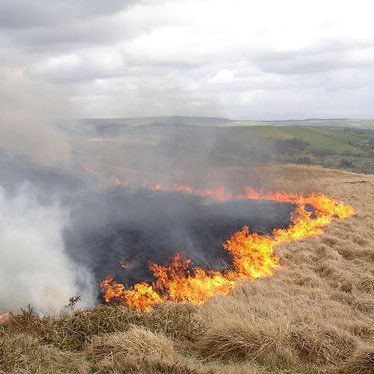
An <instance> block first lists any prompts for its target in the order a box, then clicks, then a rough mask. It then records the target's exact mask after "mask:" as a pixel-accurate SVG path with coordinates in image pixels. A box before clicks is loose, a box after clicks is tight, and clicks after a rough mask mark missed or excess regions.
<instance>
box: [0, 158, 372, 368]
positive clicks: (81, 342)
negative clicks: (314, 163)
mask: <svg viewBox="0 0 374 374" xmlns="http://www.w3.org/2000/svg"><path fill="white" fill-rule="evenodd" d="M225 172H226V174H227V176H228V178H232V180H235V178H237V180H238V183H239V179H240V183H241V184H243V183H245V180H243V179H245V177H243V175H244V174H245V173H244V174H243V172H242V173H240V174H238V170H236V169H235V170H234V169H233V170H231V169H230V170H227V171H225ZM259 174H261V177H262V184H264V185H265V186H266V185H267V186H274V185H275V186H276V188H277V189H283V190H286V191H289V192H312V191H321V192H324V193H326V194H328V195H330V196H334V197H336V198H337V199H341V200H343V201H345V202H347V203H350V204H352V205H353V206H354V207H355V209H356V212H357V214H356V215H355V216H354V217H351V218H349V219H347V220H345V221H343V222H333V223H332V224H331V225H330V226H328V227H327V230H326V233H325V234H323V235H321V236H319V237H315V238H310V239H307V240H303V241H301V242H297V243H292V244H285V245H282V246H280V247H277V249H276V251H277V254H278V256H279V257H280V260H281V265H282V268H281V269H280V270H279V271H278V272H277V273H276V274H275V276H273V277H269V278H264V279H259V280H256V281H252V282H243V283H241V284H238V285H237V287H235V289H234V290H233V291H232V292H231V293H230V295H228V296H220V295H217V296H216V297H215V298H213V299H211V300H210V301H209V302H208V303H206V304H205V305H204V306H202V307H195V306H191V305H170V304H165V305H161V306H160V307H159V308H156V309H155V310H154V311H152V312H151V313H149V314H137V313H135V312H133V311H130V310H128V309H126V308H123V307H104V306H98V307H96V308H93V309H92V310H88V311H80V312H76V313H75V314H73V315H71V316H64V317H62V318H60V319H52V318H44V319H41V318H39V317H37V316H35V315H33V314H32V313H30V312H28V311H25V312H24V313H23V314H21V315H19V316H16V317H14V318H13V319H12V320H11V322H10V323H9V324H7V325H5V326H3V327H0V372H1V371H3V372H4V373H29V372H32V373H47V372H53V373H60V372H61V373H62V372H64V373H70V372H71V373H73V372H75V373H80V372H81V373H98V372H100V373H105V372H107V373H149V374H154V373H181V374H182V373H183V374H184V373H186V374H193V373H196V374H214V373H221V374H234V373H235V374H237V373H243V374H244V373H246V374H247V373H248V374H251V373H253V374H255V373H322V372H323V373H326V372H330V373H341V374H355V373H357V374H361V373H362V374H366V373H374V297H373V296H374V295H373V293H374V236H373V232H374V196H373V193H374V176H368V175H358V174H352V173H345V172H341V171H337V170H328V169H322V168H317V167H301V166H300V167H298V166H284V165H278V166H276V167H275V166H263V167H262V168H261V173H259ZM238 175H239V177H238ZM273 188H274V187H273Z"/></svg>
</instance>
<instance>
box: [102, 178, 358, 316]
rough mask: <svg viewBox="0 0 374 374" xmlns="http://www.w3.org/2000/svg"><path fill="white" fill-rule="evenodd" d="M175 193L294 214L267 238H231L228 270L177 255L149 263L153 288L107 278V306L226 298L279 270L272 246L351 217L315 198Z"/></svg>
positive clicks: (250, 192)
mask: <svg viewBox="0 0 374 374" xmlns="http://www.w3.org/2000/svg"><path fill="white" fill-rule="evenodd" d="M113 184H114V185H115V186H120V185H121V182H120V180H119V178H115V180H114V183H113ZM126 185H127V181H126ZM142 187H144V188H151V189H155V190H160V189H161V188H162V187H161V185H160V184H150V183H148V182H144V183H143V185H142ZM175 189H176V190H178V191H183V192H185V193H188V194H194V195H199V196H209V197H212V198H214V199H216V200H218V201H227V200H233V199H235V200H267V201H273V202H281V203H290V204H293V205H294V206H295V209H294V211H293V212H292V214H291V225H290V226H289V227H288V228H284V229H274V230H273V231H272V234H271V235H260V234H258V233H255V232H253V233H252V232H250V229H249V228H248V227H247V226H244V227H243V228H242V229H241V230H240V231H237V232H235V233H234V234H232V235H231V237H230V238H229V239H228V240H226V241H225V242H224V244H223V247H224V249H225V250H226V251H227V252H228V253H229V254H230V255H231V257H232V267H231V268H230V269H223V270H220V271H218V270H213V269H210V268H204V267H193V266H192V261H191V260H189V259H187V258H185V257H184V256H183V255H182V254H177V255H175V256H174V257H173V258H172V259H171V260H170V261H168V262H167V263H165V264H163V265H158V264H156V263H153V262H151V263H150V264H149V269H150V270H151V271H152V273H153V275H154V277H155V279H156V280H155V281H154V282H152V283H146V282H139V283H136V284H135V285H134V286H132V287H131V288H129V289H126V287H125V285H124V284H121V283H118V282H116V281H115V280H114V278H113V277H111V276H108V277H107V278H106V279H105V280H103V281H102V282H101V283H100V285H101V288H102V291H103V297H104V300H105V301H106V302H107V303H110V302H114V303H120V304H123V305H126V306H128V307H131V308H135V309H137V310H150V309H151V308H152V306H154V305H155V304H159V303H163V302H166V301H171V302H175V303H185V302H191V303H194V304H202V303H204V302H205V301H207V300H208V299H209V298H210V297H212V296H214V295H216V294H218V293H222V294H228V293H229V292H230V291H231V290H232V289H233V287H234V285H235V283H236V282H238V281H242V280H248V279H249V280H250V279H256V278H261V277H266V276H271V275H273V274H274V271H275V270H276V269H277V268H278V267H279V261H278V258H277V256H276V255H275V254H274V246H276V245H278V244H281V243H287V242H294V241H298V240H301V239H304V238H308V237H311V236H315V235H318V234H321V233H322V232H323V227H324V226H326V225H327V224H328V223H330V222H331V221H332V220H333V219H334V218H337V219H339V220H343V219H345V218H346V217H348V216H350V215H352V214H353V213H354V209H353V208H352V207H351V206H349V205H345V204H343V203H341V202H338V201H337V200H335V199H333V198H330V197H327V196H325V195H323V194H318V193H312V194H309V195H305V196H304V195H301V194H288V193H284V192H265V191H256V190H254V189H252V188H250V187H245V189H244V192H243V193H240V194H238V195H237V196H234V195H233V194H232V193H231V192H229V191H227V190H226V189H225V187H224V186H223V185H219V186H218V187H217V188H216V189H213V190H196V189H193V188H192V187H191V186H188V185H175ZM122 264H123V262H122Z"/></svg>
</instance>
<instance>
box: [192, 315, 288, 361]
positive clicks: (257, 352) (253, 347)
mask: <svg viewBox="0 0 374 374" xmlns="http://www.w3.org/2000/svg"><path fill="white" fill-rule="evenodd" d="M278 334H281V332H280V331H279V327H278V326H274V325H273V324H271V323H258V322H257V323H256V322H254V321H246V322H244V321H237V320H232V321H230V320H225V321H224V323H223V324H222V323H220V324H219V325H217V326H215V327H213V328H212V329H211V330H209V331H208V332H207V333H206V334H205V335H204V336H203V337H202V338H201V339H200V340H199V341H198V343H197V344H196V347H197V349H198V350H199V351H200V352H201V353H202V354H203V356H204V357H208V358H213V359H220V360H233V359H234V360H235V359H236V360H239V361H245V360H246V359H256V358H259V357H264V356H266V355H269V354H270V353H272V352H274V351H275V350H276V349H277V343H278V342H279V340H280V339H279V338H278V337H277V335H278Z"/></svg>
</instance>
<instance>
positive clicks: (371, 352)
mask: <svg viewBox="0 0 374 374" xmlns="http://www.w3.org/2000/svg"><path fill="white" fill-rule="evenodd" d="M337 373H339V374H372V373H374V348H373V347H372V348H364V349H361V350H359V351H358V352H357V353H356V354H355V355H354V356H353V357H351V358H350V359H349V360H348V361H347V362H346V364H345V365H344V366H343V367H341V368H340V369H338V370H337Z"/></svg>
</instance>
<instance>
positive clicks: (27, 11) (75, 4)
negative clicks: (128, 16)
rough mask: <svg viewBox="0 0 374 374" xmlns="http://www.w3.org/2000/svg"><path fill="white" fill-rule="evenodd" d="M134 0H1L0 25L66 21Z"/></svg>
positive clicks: (105, 11) (103, 12) (21, 26)
mask: <svg viewBox="0 0 374 374" xmlns="http://www.w3.org/2000/svg"><path fill="white" fill-rule="evenodd" d="M134 2H135V1H132V0H105V1H102V0H79V1H74V0H54V1H50V0H33V1H28V0H2V1H1V3H0V25H1V26H0V27H1V28H3V29H4V28H8V29H14V28H19V29H24V28H32V27H37V28H38V27H46V26H56V25H66V24H69V23H71V22H73V21H82V20H84V19H87V18H92V17H97V16H102V15H111V14H113V13H116V12H118V11H120V10H122V9H124V8H125V7H126V6H128V5H130V4H131V3H134Z"/></svg>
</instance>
